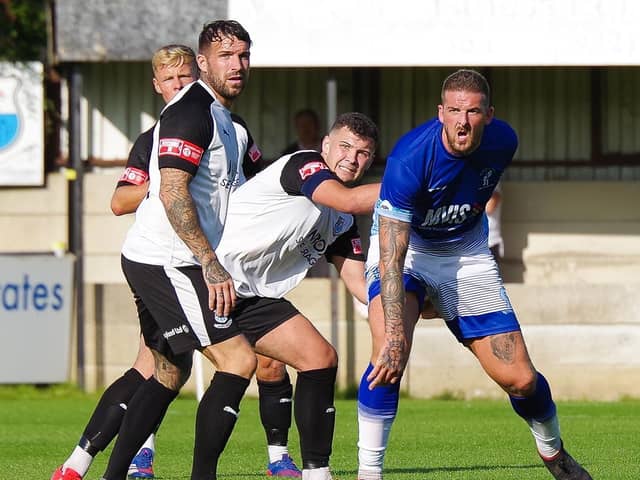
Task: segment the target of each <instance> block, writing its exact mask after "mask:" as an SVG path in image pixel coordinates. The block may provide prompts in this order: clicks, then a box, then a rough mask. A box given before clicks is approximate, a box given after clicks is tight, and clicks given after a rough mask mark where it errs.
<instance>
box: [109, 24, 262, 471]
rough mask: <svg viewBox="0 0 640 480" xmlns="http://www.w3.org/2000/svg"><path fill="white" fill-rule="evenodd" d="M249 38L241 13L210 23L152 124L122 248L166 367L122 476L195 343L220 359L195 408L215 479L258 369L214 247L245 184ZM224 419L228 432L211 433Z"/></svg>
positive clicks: (146, 387) (130, 430)
mask: <svg viewBox="0 0 640 480" xmlns="http://www.w3.org/2000/svg"><path fill="white" fill-rule="evenodd" d="M250 44H251V39H250V37H249V34H248V33H247V31H246V30H245V29H244V28H243V27H242V26H241V25H240V24H239V23H237V22H234V21H216V22H212V23H210V24H207V25H205V26H204V28H203V30H202V32H201V34H200V38H199V53H198V56H197V63H198V66H199V68H200V71H201V78H200V80H198V81H197V82H195V83H192V84H191V85H189V86H187V87H186V88H184V89H183V90H182V91H181V92H180V93H179V94H178V95H177V96H176V97H175V98H174V99H173V100H172V101H171V102H170V103H169V104H168V105H167V106H166V107H165V108H164V109H163V111H162V113H161V116H160V120H159V121H158V125H157V126H156V128H155V130H154V148H153V152H152V156H151V162H150V168H149V191H148V194H147V196H146V197H145V199H144V200H143V202H142V203H141V204H140V206H139V207H138V210H137V212H136V221H135V223H134V225H133V226H132V228H131V229H130V231H129V233H128V235H127V239H126V240H125V244H124V246H123V249H122V265H123V271H124V273H125V276H126V277H127V280H128V282H129V284H130V286H131V289H132V291H133V293H134V295H136V296H138V297H139V298H140V300H141V301H142V302H143V303H144V305H145V307H146V309H147V310H148V312H149V314H150V315H148V316H145V317H142V318H141V329H142V333H143V335H144V337H145V342H146V344H147V345H148V346H149V347H150V348H151V351H152V353H153V355H154V359H155V363H156V369H155V373H154V376H153V377H152V378H150V379H149V380H147V381H146V382H145V383H144V384H143V385H142V386H141V387H140V388H139V389H138V390H137V391H136V393H135V395H134V396H133V398H132V399H131V401H130V402H129V405H128V408H127V412H126V414H125V416H124V420H123V422H122V426H121V428H120V431H119V434H118V440H117V441H116V444H115V446H114V449H113V451H112V454H111V457H110V458H109V464H108V466H107V470H106V472H105V474H104V477H103V478H104V479H106V480H116V479H117V480H122V478H124V476H125V475H126V473H127V467H128V465H129V461H130V460H131V458H132V457H133V455H134V454H135V452H136V450H137V448H138V447H139V446H140V445H141V444H142V442H143V441H144V439H145V438H146V437H147V436H148V434H149V433H150V432H151V431H152V430H153V428H154V426H155V424H156V423H157V421H158V419H159V418H160V417H161V416H162V414H163V413H164V411H165V410H166V408H167V407H168V405H169V404H170V403H171V401H172V400H173V399H174V398H175V397H176V396H177V394H178V391H179V390H180V388H181V387H182V385H184V382H185V381H186V380H187V378H188V376H189V374H190V369H191V358H192V356H191V355H192V352H193V350H194V349H199V350H200V351H201V352H202V353H203V354H204V355H205V356H206V357H207V358H208V359H209V360H211V361H212V362H213V363H214V365H215V366H216V370H217V371H216V373H215V375H214V378H213V380H212V382H211V385H210V387H209V388H208V389H207V391H206V392H205V394H204V396H203V398H202V400H201V402H200V405H199V407H198V414H197V419H196V439H195V447H194V462H193V468H192V475H191V478H192V479H208V480H209V479H211V478H215V473H216V465H217V458H218V456H219V454H220V452H221V451H222V450H223V448H224V445H225V444H226V442H227V440H228V437H229V435H230V434H231V431H232V429H233V426H234V424H235V421H236V418H237V415H238V411H239V403H240V399H241V398H242V395H243V394H244V392H245V390H246V388H247V386H248V384H249V379H250V378H251V376H252V375H253V373H254V371H255V368H256V358H255V355H254V352H253V351H252V349H251V346H250V345H249V343H248V342H247V340H246V339H245V337H244V336H243V335H241V334H240V331H239V329H238V327H237V326H236V322H235V321H234V320H233V319H232V318H231V317H230V316H229V314H230V312H231V309H232V307H233V305H234V304H235V299H236V294H235V290H234V287H233V282H232V280H231V277H230V276H229V274H228V273H227V271H226V270H225V269H224V268H223V267H222V266H221V264H220V262H219V261H218V257H217V255H216V252H215V249H216V248H217V246H218V243H219V241H220V238H221V235H222V232H223V229H224V224H225V220H226V215H227V205H228V200H229V195H230V193H231V191H233V190H234V189H235V188H236V187H237V186H238V185H239V184H240V183H242V181H243V178H242V171H241V167H240V164H241V161H240V157H241V155H240V153H241V152H244V151H246V149H247V148H246V147H247V145H246V142H247V139H248V136H241V135H238V133H237V132H236V128H235V127H234V124H233V121H232V119H231V114H230V112H229V107H230V106H231V104H232V103H233V100H234V99H235V98H236V97H237V96H238V95H240V93H241V92H242V90H243V89H244V87H245V84H246V81H247V78H248V73H249V55H250ZM212 425H215V429H216V432H217V433H218V437H217V438H216V443H210V442H209V440H210V439H209V438H208V437H207V435H206V433H207V430H209V429H210V427H211V426H212Z"/></svg>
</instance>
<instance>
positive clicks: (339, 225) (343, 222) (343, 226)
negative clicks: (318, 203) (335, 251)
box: [333, 216, 352, 237]
mask: <svg viewBox="0 0 640 480" xmlns="http://www.w3.org/2000/svg"><path fill="white" fill-rule="evenodd" d="M351 225H352V222H348V221H347V219H346V218H345V217H342V216H340V217H338V219H337V220H336V223H335V224H334V225H333V234H334V235H335V236H336V237H337V236H338V235H342V234H343V233H344V232H346V231H347V230H349V228H351Z"/></svg>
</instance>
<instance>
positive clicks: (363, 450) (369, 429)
mask: <svg viewBox="0 0 640 480" xmlns="http://www.w3.org/2000/svg"><path fill="white" fill-rule="evenodd" d="M394 420H395V417H391V418H389V417H374V416H371V415H363V414H362V413H361V412H360V411H358V471H359V472H363V474H365V473H372V474H379V473H381V472H382V466H383V463H384V454H385V452H386V450H387V444H388V443H389V433H390V432H391V426H392V425H393V421H394Z"/></svg>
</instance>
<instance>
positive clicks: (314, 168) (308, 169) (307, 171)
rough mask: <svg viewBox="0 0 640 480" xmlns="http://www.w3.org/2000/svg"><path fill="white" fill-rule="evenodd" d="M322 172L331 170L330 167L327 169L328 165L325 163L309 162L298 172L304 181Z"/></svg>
mask: <svg viewBox="0 0 640 480" xmlns="http://www.w3.org/2000/svg"><path fill="white" fill-rule="evenodd" d="M320 170H329V167H327V164H326V163H324V162H309V163H305V164H304V166H303V167H302V168H301V169H299V170H298V173H299V174H300V178H302V180H306V179H307V178H309V177H310V176H311V175H313V174H314V173H318V172H319V171H320Z"/></svg>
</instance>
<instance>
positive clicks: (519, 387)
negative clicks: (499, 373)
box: [499, 371, 537, 397]
mask: <svg viewBox="0 0 640 480" xmlns="http://www.w3.org/2000/svg"><path fill="white" fill-rule="evenodd" d="M536 378H537V377H536V372H535V371H527V372H525V373H521V374H520V375H518V376H517V377H514V378H511V379H505V381H503V382H499V383H500V386H501V387H502V389H503V390H504V391H505V392H507V393H508V394H509V395H514V396H516V397H529V396H531V395H533V394H534V392H535V391H536Z"/></svg>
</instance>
